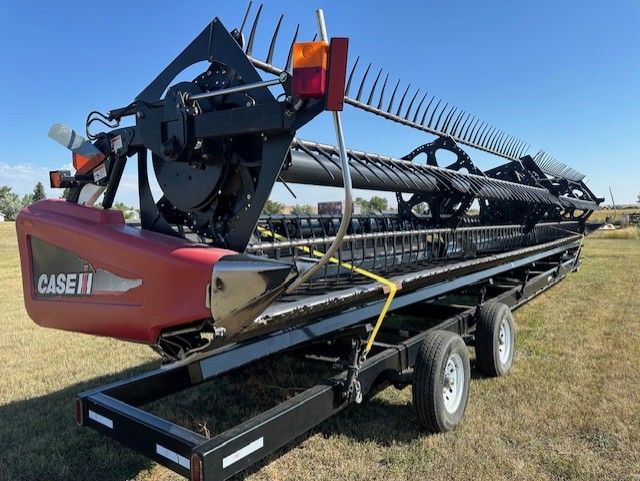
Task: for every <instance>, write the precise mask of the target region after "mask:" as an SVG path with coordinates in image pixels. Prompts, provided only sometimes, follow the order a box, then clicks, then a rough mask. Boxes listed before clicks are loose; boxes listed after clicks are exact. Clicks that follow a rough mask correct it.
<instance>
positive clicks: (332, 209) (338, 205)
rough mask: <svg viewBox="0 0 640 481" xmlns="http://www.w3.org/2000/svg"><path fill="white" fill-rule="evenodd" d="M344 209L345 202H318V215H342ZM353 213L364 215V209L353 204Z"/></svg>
mask: <svg viewBox="0 0 640 481" xmlns="http://www.w3.org/2000/svg"><path fill="white" fill-rule="evenodd" d="M344 207H345V205H344V200H337V201H333V202H318V214H342V213H343V212H344ZM353 213H354V214H361V213H362V207H361V206H360V204H353Z"/></svg>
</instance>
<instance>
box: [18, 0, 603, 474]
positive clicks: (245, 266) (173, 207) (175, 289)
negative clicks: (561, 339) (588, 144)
mask: <svg viewBox="0 0 640 481" xmlns="http://www.w3.org/2000/svg"><path fill="white" fill-rule="evenodd" d="M250 8H251V7H250ZM261 8H262V7H260V10H258V13H257V15H256V17H255V22H254V23H253V27H252V29H251V32H250V34H249V36H248V40H247V41H246V42H245V36H244V35H243V32H242V31H243V28H242V27H241V28H240V29H238V30H233V31H231V32H229V31H228V30H227V29H226V28H225V27H224V26H223V24H222V22H221V21H220V20H219V19H217V18H216V19H214V20H213V21H212V22H211V23H210V24H209V25H208V26H207V27H206V28H205V29H204V30H203V31H202V33H201V34H200V35H198V36H197V37H196V38H195V39H194V40H193V42H191V44H190V45H189V46H188V47H187V48H186V49H185V50H184V51H183V52H182V53H181V54H180V55H179V56H178V57H177V58H176V59H175V60H174V61H173V62H171V63H170V64H169V65H168V66H167V67H166V68H165V69H164V70H163V71H162V73H160V75H158V77H156V79H155V80H153V82H151V84H149V85H148V86H147V87H146V88H145V89H144V90H143V91H142V92H141V93H140V94H139V95H138V96H137V97H136V98H135V99H134V100H133V101H132V102H131V103H130V104H128V105H126V106H125V107H123V108H118V109H114V110H111V111H110V112H108V113H107V114H105V115H103V114H100V113H97V112H92V113H91V114H90V115H89V118H88V119H87V134H86V135H87V137H88V140H85V139H84V138H83V137H82V136H81V135H79V134H77V133H76V132H74V131H73V130H71V129H70V128H68V127H65V126H63V125H60V124H56V125H54V126H53V127H52V129H51V131H50V133H49V135H50V136H51V137H52V138H54V139H55V140H57V141H58V142H60V143H61V144H63V145H64V146H65V147H68V148H69V149H70V150H71V151H72V152H73V165H74V167H75V169H76V172H75V173H74V174H71V172H68V171H56V172H52V173H51V183H52V186H54V187H60V188H69V195H68V197H67V199H66V201H64V200H44V201H40V202H37V203H35V204H33V205H31V206H29V207H28V208H26V209H24V210H23V211H22V212H21V213H20V215H19V216H18V219H17V222H16V227H17V230H18V238H19V247H20V256H21V262H22V273H23V278H24V284H23V286H24V297H25V303H26V308H27V311H28V313H29V315H30V316H31V317H32V318H33V320H34V321H35V322H37V323H38V324H40V325H42V326H47V327H55V328H59V329H66V330H71V331H78V332H85V333H90V334H96V335H103V336H111V337H115V338H119V339H123V340H128V341H135V342H142V343H146V344H149V345H150V346H152V347H153V348H154V349H155V350H156V351H157V352H158V353H160V354H161V355H162V356H163V358H164V359H165V361H166V365H165V366H164V367H163V368H162V369H159V370H157V371H154V372H151V373H148V374H145V375H143V376H139V377H136V378H134V379H129V380H125V381H122V382H119V383H116V384H113V385H109V386H105V387H102V388H99V389H97V390H94V391H90V392H85V393H82V394H80V395H79V396H78V400H77V422H78V423H79V424H80V425H83V426H90V427H92V428H94V429H96V430H98V431H100V432H102V433H104V434H107V435H109V436H111V437H113V438H115V439H117V440H119V441H120V442H122V443H124V444H126V445H128V446H130V447H132V448H133V449H135V450H137V451H139V452H141V453H143V454H145V455H147V456H149V457H150V458H152V459H154V460H155V461H157V462H159V463H161V464H164V465H165V466H167V467H169V468H171V469H173V470H175V471H176V472H178V473H181V474H182V475H184V476H190V477H191V479H193V480H197V481H199V480H204V479H207V480H209V479H226V478H228V477H230V476H232V475H233V474H235V473H237V472H239V471H240V470H242V469H244V468H246V467H247V466H249V465H251V464H252V463H254V462H255V461H257V460H259V459H261V458H263V457H264V456H265V455H267V454H269V453H271V452H273V451H274V450H276V449H278V448H279V447H281V446H282V445H284V444H285V443H287V442H288V441H290V440H292V439H293V438H295V437H296V436H298V435H299V434H301V433H303V432H305V431H306V430H308V429H310V428H312V427H313V426H315V425H317V424H318V423H320V422H321V421H323V420H324V419H326V418H327V417H329V416H331V415H332V414H334V413H336V412H338V411H340V410H342V409H344V408H345V407H347V406H348V405H350V404H359V403H360V402H361V401H362V399H363V395H365V394H367V393H369V392H371V390H372V389H373V388H378V387H379V386H383V385H385V384H386V383H393V384H395V385H400V386H402V385H407V384H412V385H413V396H414V404H415V406H416V412H417V417H418V419H419V421H420V422H421V423H422V424H423V425H424V427H425V429H426V430H428V431H431V432H442V431H447V430H449V429H452V428H453V427H455V426H456V425H457V424H458V423H459V422H460V421H461V419H462V416H463V414H464V411H465V407H466V404H467V396H468V386H469V378H470V364H469V357H468V354H467V348H466V344H469V345H473V346H475V351H476V357H477V365H478V368H479V369H480V370H482V372H483V373H485V374H486V375H489V376H498V375H503V374H506V373H507V372H508V371H509V369H510V367H511V363H512V360H513V353H514V347H515V331H514V325H513V318H512V315H511V309H513V308H515V307H518V306H519V305H521V304H523V303H525V302H526V301H528V300H529V299H531V298H532V297H533V296H535V295H537V294H539V293H540V292H542V291H544V290H545V289H547V288H549V287H550V286H552V285H554V284H555V283H557V282H559V281H560V280H561V279H563V278H564V277H565V275H566V274H567V273H569V272H571V271H573V270H575V269H576V268H577V266H578V265H579V263H580V257H579V253H580V245H581V239H582V235H583V234H584V231H585V221H586V220H587V218H588V217H589V215H590V214H591V212H592V211H594V210H596V209H598V208H599V207H598V204H599V203H600V202H601V201H602V199H599V198H596V197H595V196H594V195H593V194H592V193H591V192H590V191H589V189H588V188H587V187H586V185H585V184H584V182H583V178H584V176H583V175H582V174H580V173H579V172H577V171H575V170H573V169H571V168H569V167H567V166H565V165H563V164H561V163H559V162H557V161H556V160H555V159H553V158H551V157H550V156H549V155H547V154H545V153H544V152H538V153H537V154H536V155H534V156H530V155H528V154H527V150H528V146H527V145H526V144H525V143H524V142H523V141H520V140H518V139H516V138H515V137H512V136H510V135H508V134H506V133H505V132H503V131H501V130H498V129H496V128H494V127H491V126H490V125H488V124H486V123H484V122H482V121H480V120H479V119H477V118H476V117H474V116H472V115H471V114H469V113H467V112H465V111H463V110H459V109H457V108H456V107H453V106H449V104H447V103H444V102H443V101H442V100H440V99H436V98H435V97H433V96H429V95H428V94H427V93H424V94H422V93H421V92H420V90H416V91H412V90H411V88H410V87H406V88H404V87H400V82H399V81H398V82H397V83H395V86H393V88H392V87H391V86H392V85H393V82H391V83H389V76H388V75H383V73H382V71H380V72H379V73H378V74H377V75H376V76H375V78H374V77H373V75H372V76H371V77H369V73H370V67H371V66H370V65H369V67H367V68H366V69H363V68H358V61H356V62H354V65H353V67H352V68H351V69H350V71H349V70H348V69H347V53H348V52H347V51H348V40H347V39H344V38H332V39H329V38H328V36H327V34H326V31H325V27H324V19H323V17H322V13H321V12H320V11H319V12H318V16H317V20H318V30H319V40H314V41H310V42H303V43H299V42H298V41H297V36H298V33H297V30H296V34H295V36H294V39H293V43H292V44H291V47H290V49H289V55H288V58H287V60H286V62H284V65H283V68H278V67H276V66H275V65H274V64H273V56H274V51H275V46H276V40H277V37H278V32H279V30H280V25H281V21H282V18H281V19H280V22H278V25H277V27H276V29H275V33H274V35H273V39H272V41H271V43H270V47H269V50H268V53H267V55H266V58H265V60H264V61H263V60H258V59H256V58H254V57H253V54H252V50H253V45H254V39H255V37H256V28H257V25H258V20H259V17H260V11H261ZM248 13H249V12H247V16H248ZM247 16H245V22H246V20H247ZM243 26H244V22H243ZM201 61H206V62H208V63H209V66H208V68H207V70H206V71H205V72H203V73H202V74H200V75H198V76H197V77H196V78H195V79H194V80H193V81H192V82H181V83H175V84H173V83H172V82H174V79H175V78H176V77H177V76H178V74H180V73H181V72H182V71H183V70H185V69H186V68H188V67H189V66H191V65H193V64H195V63H197V62H201ZM363 70H364V73H362V71H363ZM259 71H261V72H263V74H262V75H261V74H259ZM347 73H348V75H347ZM263 76H264V78H263ZM383 79H384V80H383ZM344 104H347V105H349V106H352V107H354V108H357V109H362V110H365V111H367V112H371V113H373V114H376V115H378V116H381V117H384V118H385V119H388V120H390V121H393V122H397V123H400V124H403V125H406V126H408V127H411V128H414V129H418V130H421V131H423V132H425V133H426V134H429V136H431V137H432V136H435V138H431V139H426V143H425V144H424V145H421V146H418V147H416V148H414V149H413V150H411V151H410V152H408V153H406V155H403V156H399V157H392V156H386V155H381V154H378V153H374V152H366V151H360V150H353V149H349V148H347V147H346V145H345V142H344V138H343V133H342V124H341V116H340V111H341V110H342V109H343V107H344ZM443 104H444V105H443ZM325 110H328V111H331V112H332V115H333V120H334V126H335V132H336V146H333V145H326V144H320V143H317V142H313V141H308V140H302V139H300V138H298V137H296V131H297V130H298V129H300V128H301V127H302V126H304V125H305V124H306V123H308V122H310V121H312V120H313V119H314V117H316V116H317V115H319V114H321V113H322V112H323V111H325ZM126 117H130V118H131V119H132V120H133V121H134V122H133V123H134V125H133V126H130V127H120V122H121V121H122V120H123V119H124V118H126ZM95 122H100V123H102V124H105V125H106V126H108V127H109V130H108V131H106V132H101V133H96V134H92V133H91V127H92V126H93V125H94V124H95ZM461 146H468V147H472V148H474V149H479V150H482V151H485V152H488V153H490V154H493V155H494V156H496V157H498V158H501V159H502V161H503V162H504V163H503V164H501V165H499V166H497V167H495V168H493V169H490V170H487V171H484V172H483V171H482V170H480V169H479V168H478V167H477V166H476V165H475V164H474V163H473V161H472V160H471V157H470V156H469V154H468V153H467V152H465V151H464V150H463V148H462V147H461ZM408 150H409V149H407V151H408ZM443 152H447V157H448V158H453V159H455V160H454V161H453V162H450V163H448V165H443V164H442V160H441V157H442V155H441V154H442V153H443ZM149 153H150V155H151V159H150V164H151V165H152V168H153V175H155V178H156V180H157V182H158V184H159V186H160V189H161V190H162V196H161V197H160V198H159V199H155V198H154V196H153V195H152V190H151V187H150V182H149V180H150V178H149V171H148V164H149V162H148V161H149V159H148V155H149ZM133 158H135V159H136V160H137V168H138V188H139V196H140V213H141V225H140V226H139V227H136V226H131V225H127V224H125V222H124V220H123V216H122V214H121V212H119V211H117V210H111V207H112V205H113V203H114V199H115V195H116V192H117V190H118V186H119V183H120V180H121V178H122V175H123V170H124V168H125V164H126V163H127V162H130V160H129V159H133ZM275 182H283V183H285V184H286V185H294V184H312V185H322V186H335V187H342V188H344V203H343V206H344V209H343V212H341V213H340V214H339V215H328V214H322V215H312V214H311V215H264V214H262V212H263V208H264V205H265V203H266V202H267V200H268V198H269V195H270V193H271V190H272V188H273V186H274V184H275ZM353 188H358V189H367V190H371V191H376V192H392V193H394V194H395V197H396V199H397V203H398V209H397V212H394V213H392V214H389V213H370V214H366V215H362V214H358V215H353V201H352V189H353ZM100 196H103V197H102V208H97V207H95V206H94V204H95V203H96V202H97V201H98V200H99V198H100ZM390 314H393V320H394V322H393V323H389V322H385V319H386V318H388V317H389V316H390ZM407 320H410V322H409V321H407ZM294 349H295V352H297V353H301V354H302V355H309V354H311V353H313V354H314V356H313V357H314V358H315V359H325V360H326V359H331V360H332V362H333V363H334V364H335V366H338V367H339V369H338V372H336V375H335V376H334V377H333V378H331V379H329V380H327V381H326V382H323V383H321V384H318V385H317V386H315V387H313V388H311V389H309V390H307V391H305V392H303V393H301V394H298V395H297V396H295V397H292V398H291V399H289V400H287V401H286V402H284V403H282V404H280V405H278V406H275V407H274V408H273V409H271V410H269V411H267V412H264V413H262V414H261V415H259V416H257V417H256V418H254V419H251V420H249V421H246V422H244V423H242V424H240V425H238V426H236V427H235V428H233V429H231V430H229V431H227V432H224V433H221V434H217V435H215V436H213V437H211V438H208V437H205V436H203V435H201V434H198V433H195V432H192V431H190V430H188V429H186V428H184V427H180V426H177V425H175V424H172V423H170V422H168V421H166V420H162V419H159V418H157V417H154V416H153V415H151V414H149V413H147V412H145V411H143V410H142V409H140V407H141V406H143V405H145V404H148V403H150V402H152V401H154V400H156V399H159V398H161V397H164V396H168V395H170V394H173V393H176V392H178V391H181V390H184V389H186V388H189V387H191V386H195V385H197V384H200V383H203V382H205V381H209V380H212V379H214V378H216V377H218V376H221V375H223V374H225V373H228V372H230V371H232V370H235V369H238V368H241V367H242V366H246V365H248V364H249V363H251V362H254V361H256V360H258V359H262V358H265V357H267V356H270V355H272V354H275V353H280V352H283V351H285V350H287V351H291V350H294Z"/></svg>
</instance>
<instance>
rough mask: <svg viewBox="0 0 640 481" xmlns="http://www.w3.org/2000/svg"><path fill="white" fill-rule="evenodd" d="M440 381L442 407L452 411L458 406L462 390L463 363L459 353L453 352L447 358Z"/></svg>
mask: <svg viewBox="0 0 640 481" xmlns="http://www.w3.org/2000/svg"><path fill="white" fill-rule="evenodd" d="M442 381H443V382H442V400H443V401H444V408H445V409H446V410H447V412H449V413H454V412H456V410H457V409H458V407H459V406H460V402H461V401H462V392H463V391H464V364H463V363H462V358H461V357H460V355H459V354H455V353H454V354H452V355H451V356H450V357H449V359H448V360H447V365H446V366H445V368H444V376H443V380H442Z"/></svg>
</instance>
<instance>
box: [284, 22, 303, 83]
mask: <svg viewBox="0 0 640 481" xmlns="http://www.w3.org/2000/svg"><path fill="white" fill-rule="evenodd" d="M299 31H300V24H299V23H298V24H297V25H296V33H294V34H293V40H292V41H291V46H290V47H289V55H287V63H286V64H285V66H284V70H285V71H287V72H288V71H289V68H291V60H292V59H293V44H294V43H296V40H298V32H299Z"/></svg>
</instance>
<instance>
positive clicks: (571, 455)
mask: <svg viewBox="0 0 640 481" xmlns="http://www.w3.org/2000/svg"><path fill="white" fill-rule="evenodd" d="M583 256H584V262H583V265H582V267H581V269H580V272H579V273H577V274H573V275H571V276H569V278H568V279H567V280H565V281H563V282H562V283H560V284H559V285H558V286H556V287H554V288H553V289H551V290H550V291H549V292H548V293H545V294H543V295H542V296H540V297H538V298H536V299H534V300H533V301H531V302H530V303H529V304H527V305H525V306H524V307H522V308H521V309H519V310H517V311H516V312H515V318H516V326H517V329H518V340H517V347H516V359H515V363H514V367H513V370H512V371H511V373H510V374H509V375H508V376H506V377H504V378H500V379H484V378H482V377H481V376H480V375H478V374H475V373H474V376H473V377H474V379H473V380H472V384H471V393H470V399H469V405H468V408H467V412H466V415H465V418H464V420H463V422H462V424H461V425H460V426H459V428H458V429H456V430H455V431H453V432H450V433H447V434H441V435H425V434H424V433H422V432H421V431H420V430H419V428H418V427H417V419H416V417H415V414H414V412H413V409H412V406H411V389H410V388H405V389H403V390H400V391H398V390H396V389H395V388H388V389H386V390H384V391H382V392H381V393H379V394H378V395H376V396H375V397H374V398H373V399H372V400H371V401H369V402H368V403H365V404H363V405H361V406H358V407H352V408H349V409H347V410H346V411H343V412H342V413H341V414H339V415H337V416H335V417H333V418H332V419H330V420H328V421H327V422H325V423H323V424H321V425H320V426H319V427H318V428H316V429H315V430H314V431H312V432H311V433H309V434H308V435H306V436H303V437H302V438H301V439H299V440H297V441H296V442H294V443H292V444H291V445H290V446H288V447H287V449H285V450H282V451H281V452H279V453H278V455H277V456H273V457H270V458H269V459H268V460H267V461H266V462H263V463H260V464H258V465H257V466H256V467H255V468H254V469H252V470H251V472H249V473H247V474H246V479H248V480H309V481H310V480H359V479H362V480H365V479H367V480H371V479H374V480H376V479H384V480H385V481H395V480H398V481H399V480H408V479H412V480H422V479H433V480H450V479H456V480H467V479H476V480H500V479H505V480H507V479H508V480H512V479H525V480H529V479H532V480H565V479H567V480H568V479H593V480H599V481H602V480H634V479H635V480H640V240H638V239H637V237H636V238H630V239H607V238H604V237H596V236H593V237H590V238H587V240H586V242H585V245H584V250H583ZM0 280H2V295H1V296H0V480H7V481H9V480H11V481H17V480H35V479H38V480H47V481H49V480H53V481H58V480H60V481H62V480H97V481H124V480H129V479H135V480H136V481H151V480H153V481H159V480H178V479H183V478H180V477H178V476H177V475H175V474H173V473H172V472H171V471H168V470H166V469H164V468H162V467H159V466H157V465H155V464H153V463H151V462H149V461H148V460H146V459H145V458H143V457H140V456H138V455H136V454H134V453H132V452H131V451H129V450H127V449H125V448H123V447H121V446H120V445H118V444H117V443H115V442H112V441H110V440H109V439H107V438H104V437H102V436H100V435H98V434H97V433H95V432H93V431H91V430H88V429H83V428H78V427H76V425H75V422H74V398H75V394H76V393H77V392H80V391H83V390H86V389H89V388H92V387H96V386H100V385H102V384H105V383H107V382H111V381H114V380H116V379H122V378H126V377H128V376H131V375H133V374H135V373H140V372H144V371H146V370H149V369H151V368H153V367H156V366H158V365H159V362H158V359H157V357H156V355H155V354H153V353H152V352H151V350H150V349H148V348H147V347H145V346H138V345H131V344H125V343H123V342H118V341H114V340H110V339H102V338H94V337H89V336H85V335H80V334H74V333H65V332H60V331H54V330H49V329H44V328H40V327H39V326H36V325H35V324H34V323H33V322H31V321H30V320H29V318H28V317H27V315H26V313H25V311H24V307H23V300H22V290H21V274H20V267H19V260H18V254H17V246H16V239H15V231H14V225H13V223H4V224H0ZM472 364H473V362H472ZM290 373H291V365H290V361H288V360H286V359H285V360H280V362H279V363H270V364H264V363H263V364H261V365H260V366H258V367H254V368H251V369H247V370H245V371H244V372H243V373H240V374H238V375H236V376H235V377H228V378H225V379H223V380H221V381H220V382H217V383H216V384H214V385H213V386H208V387H205V388H203V389H201V390H199V391H195V392H191V393H185V394H184V395H183V396H181V399H177V400H175V401H171V402H170V403H160V404H159V405H157V406H154V408H153V409H154V410H155V411H156V412H160V413H163V415H171V416H174V417H177V418H183V419H184V420H185V421H186V422H187V423H190V424H191V427H195V428H199V429H200V430H201V431H203V432H206V431H208V430H214V429H220V428H224V427H225V426H226V425H227V423H228V422H230V421H228V418H227V417H226V416H227V415H229V416H232V415H233V416H240V417H246V416H248V415H251V414H252V413H253V412H255V411H256V410H259V409H261V408H262V407H263V404H265V403H267V401H272V400H274V399H277V398H282V397H286V396H287V395H289V391H288V389H289V388H288V387H285V386H284V385H281V380H282V379H285V378H287V377H289V374H290ZM248 385H249V386H251V387H252V388H253V389H252V390H251V391H249V390H247V389H246V386H248ZM220 406H224V407H223V408H222V409H221V408H220ZM216 407H217V409H216ZM194 409H195V410H199V412H196V411H193V410H194ZM202 411H209V412H211V413H214V414H218V416H217V417H215V418H213V417H211V418H210V419H209V420H208V421H202V419H201V415H200V413H201V412H202ZM220 413H225V414H223V415H219V414H220ZM240 479H242V478H240Z"/></svg>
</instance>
